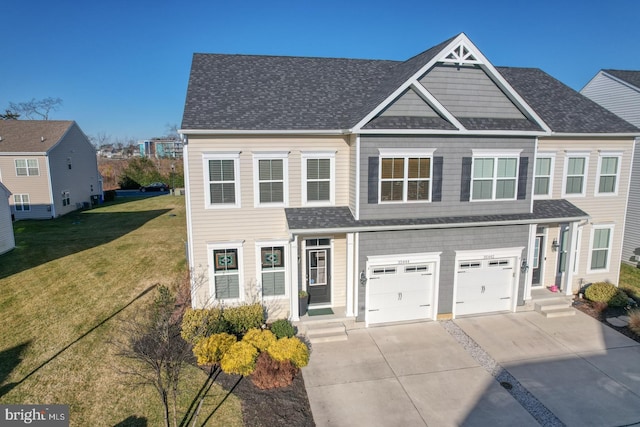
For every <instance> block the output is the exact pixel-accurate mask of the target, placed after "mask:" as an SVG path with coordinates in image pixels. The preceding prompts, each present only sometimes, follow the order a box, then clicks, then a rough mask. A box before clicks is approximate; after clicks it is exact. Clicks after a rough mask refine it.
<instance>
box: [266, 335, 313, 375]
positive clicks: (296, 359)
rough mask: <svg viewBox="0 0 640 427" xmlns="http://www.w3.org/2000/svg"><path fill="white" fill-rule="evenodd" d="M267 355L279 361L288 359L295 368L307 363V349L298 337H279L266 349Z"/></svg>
mask: <svg viewBox="0 0 640 427" xmlns="http://www.w3.org/2000/svg"><path fill="white" fill-rule="evenodd" d="M267 353H269V355H270V356H271V357H272V358H273V359H275V360H277V361H279V362H282V361H285V360H290V361H291V363H293V365H294V366H295V367H296V368H302V367H303V366H307V363H309V349H308V348H307V346H306V345H304V343H303V342H302V341H300V340H299V339H298V338H296V337H293V338H281V339H279V340H278V341H276V342H275V343H273V344H272V345H270V346H269V348H268V349H267Z"/></svg>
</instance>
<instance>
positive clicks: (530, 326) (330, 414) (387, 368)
mask: <svg viewBox="0 0 640 427" xmlns="http://www.w3.org/2000/svg"><path fill="white" fill-rule="evenodd" d="M454 323H455V325H456V327H457V329H461V330H462V331H464V333H465V334H466V335H467V336H468V337H467V338H471V340H472V341H473V343H474V344H475V343H477V344H479V346H480V347H481V349H482V350H484V351H483V352H481V353H482V354H483V356H482V357H489V358H492V359H493V362H497V363H498V364H499V365H498V367H502V368H504V369H506V370H507V371H508V373H509V374H510V376H512V377H514V378H515V379H516V380H517V382H519V383H520V384H521V385H522V386H524V387H525V388H526V389H527V390H528V392H529V393H530V394H531V395H533V396H534V399H537V400H538V401H539V402H540V403H541V404H542V405H543V406H545V407H546V408H548V409H549V410H550V411H551V412H552V413H553V415H555V417H557V418H556V420H558V419H559V420H560V421H561V423H564V424H565V425H568V426H574V425H575V426H588V425H593V426H621V425H629V424H633V423H640V345H639V344H638V343H637V342H635V341H633V340H630V339H628V338H626V337H625V336H623V335H621V334H619V333H617V332H616V331H614V330H613V329H611V328H609V327H607V326H604V325H602V324H601V323H600V322H598V321H596V320H594V319H592V318H591V317H589V316H586V315H584V314H582V313H577V314H576V316H572V317H564V318H556V319H547V318H544V317H543V316H541V315H540V314H538V313H535V312H524V313H510V314H503V315H492V316H482V317H473V318H465V319H457V320H455V321H454ZM458 339H459V337H455V338H454V336H452V335H451V333H450V332H448V331H447V330H445V328H443V324H441V323H438V322H425V323H415V324H407V325H394V326H384V327H376V328H368V329H357V330H352V331H349V339H348V341H342V342H335V343H323V344H316V345H314V347H313V349H312V353H311V360H310V363H309V366H307V367H305V368H303V370H302V373H303V376H304V380H305V384H306V388H307V394H308V396H309V403H310V405H311V410H312V412H313V416H314V420H315V422H316V425H317V426H319V427H321V426H438V427H439V426H459V425H465V426H475V425H477V426H488V425H490V426H515V425H517V426H531V425H539V423H538V422H537V421H536V418H534V416H532V415H531V414H530V413H529V412H528V411H527V410H526V409H525V408H524V407H523V406H522V405H521V403H519V402H518V400H516V399H515V398H514V397H513V396H512V394H510V392H509V391H507V390H506V389H505V388H503V387H502V386H501V385H500V384H499V382H498V381H497V380H496V379H495V378H494V376H492V373H490V371H488V370H487V368H486V364H485V363H483V361H482V360H481V358H479V357H478V355H477V354H472V351H470V350H469V349H468V347H469V346H466V347H465V348H467V349H465V348H463V346H462V345H461V344H460V343H459V342H458ZM487 355H488V356H487ZM529 410H530V409H529ZM538 419H540V418H539V417H538ZM543 424H544V423H543Z"/></svg>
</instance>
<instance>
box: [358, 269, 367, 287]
mask: <svg viewBox="0 0 640 427" xmlns="http://www.w3.org/2000/svg"><path fill="white" fill-rule="evenodd" d="M366 284H367V273H365V271H364V270H362V271H361V272H360V285H361V286H364V285H366Z"/></svg>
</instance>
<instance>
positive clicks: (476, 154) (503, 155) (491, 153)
mask: <svg viewBox="0 0 640 427" xmlns="http://www.w3.org/2000/svg"><path fill="white" fill-rule="evenodd" d="M521 152H522V150H504V151H495V150H479V149H475V150H472V153H473V158H472V160H471V183H470V184H469V185H470V188H469V201H471V202H495V201H498V202H502V201H510V200H517V199H518V184H519V182H518V181H519V177H520V153H521ZM476 159H493V177H492V178H491V182H492V185H491V198H490V199H474V198H473V181H475V180H482V181H488V180H489V178H474V177H473V175H474V171H475V168H476V164H477V163H476ZM498 159H516V176H515V177H514V178H513V180H515V182H516V185H515V191H514V192H513V197H510V198H508V199H506V198H501V199H497V198H496V190H497V187H498V186H497V185H496V184H497V183H498ZM509 179H511V178H509Z"/></svg>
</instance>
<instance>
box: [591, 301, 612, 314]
mask: <svg viewBox="0 0 640 427" xmlns="http://www.w3.org/2000/svg"><path fill="white" fill-rule="evenodd" d="M591 307H593V309H594V310H595V311H596V312H598V313H602V312H603V311H605V310H606V309H607V308H608V307H609V304H607V303H606V302H604V301H596V302H592V303H591Z"/></svg>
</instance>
